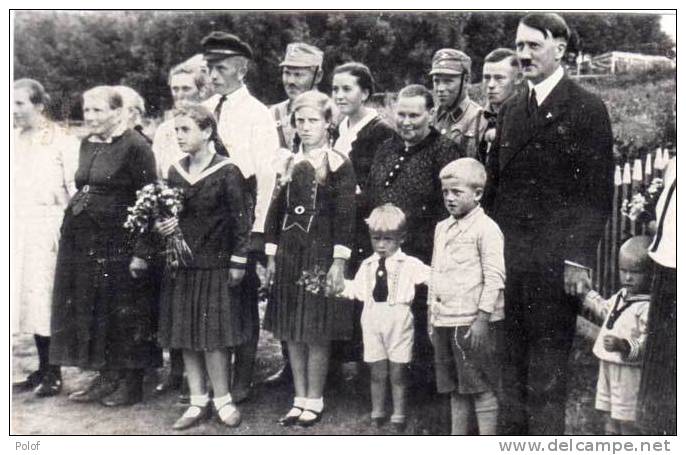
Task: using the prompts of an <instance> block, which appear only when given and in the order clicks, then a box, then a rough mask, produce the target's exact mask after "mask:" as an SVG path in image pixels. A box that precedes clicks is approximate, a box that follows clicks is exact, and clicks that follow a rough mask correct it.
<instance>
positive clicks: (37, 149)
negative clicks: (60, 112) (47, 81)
mask: <svg viewBox="0 0 686 455" xmlns="http://www.w3.org/2000/svg"><path fill="white" fill-rule="evenodd" d="M13 89H14V125H15V128H14V147H13V152H14V153H13V159H14V163H13V164H14V166H13V170H14V185H13V186H14V195H15V199H14V201H13V202H14V213H13V217H12V218H13V220H14V221H15V223H14V230H13V234H14V235H13V238H14V239H16V243H15V244H14V247H15V248H16V250H15V251H14V254H13V258H14V260H15V261H16V262H15V264H14V265H13V267H12V271H13V272H14V273H15V274H16V275H15V276H16V281H15V284H16V291H17V293H16V294H15V295H14V297H15V299H14V300H13V307H12V308H13V311H14V312H15V315H16V316H17V317H18V325H19V327H18V330H19V331H20V332H22V333H30V334H33V336H34V340H35V342H36V348H37V350H38V360H39V366H38V370H36V371H34V372H33V373H31V374H30V375H29V376H28V377H27V378H26V379H24V380H23V381H21V382H19V383H17V384H15V390H16V389H19V390H33V391H34V393H35V394H36V395H37V396H40V397H45V396H51V395H56V394H58V393H59V392H60V390H61V388H62V378H61V373H60V367H59V366H56V365H50V364H49V360H48V355H49V350H50V304H51V301H52V288H53V280H54V275H55V263H56V259H57V246H58V241H59V234H60V225H61V224H62V214H63V213H64V209H65V207H66V206H67V203H68V202H69V198H70V197H71V196H72V195H73V194H74V193H75V192H76V187H75V186H74V173H75V171H76V167H77V163H78V151H79V141H78V139H77V138H75V137H73V136H70V135H69V134H67V132H66V131H65V130H64V129H62V128H61V127H59V126H58V125H57V124H55V123H54V122H51V121H50V120H48V119H47V117H46V115H45V111H46V106H47V104H48V101H49V98H48V95H47V93H46V92H45V89H44V88H43V86H42V85H41V84H40V83H39V82H37V81H35V80H32V79H20V80H17V81H16V82H15V83H14V87H13ZM15 305H16V306H15Z"/></svg>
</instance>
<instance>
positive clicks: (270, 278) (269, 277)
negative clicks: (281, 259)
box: [262, 256, 276, 290]
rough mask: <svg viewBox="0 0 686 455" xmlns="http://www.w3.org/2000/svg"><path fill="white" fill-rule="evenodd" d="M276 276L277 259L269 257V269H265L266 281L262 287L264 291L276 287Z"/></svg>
mask: <svg viewBox="0 0 686 455" xmlns="http://www.w3.org/2000/svg"><path fill="white" fill-rule="evenodd" d="M275 274H276V259H275V258H274V256H267V267H266V268H265V269H264V281H263V282H262V286H263V288H264V289H267V290H269V289H271V288H272V286H273V285H274V275H275Z"/></svg>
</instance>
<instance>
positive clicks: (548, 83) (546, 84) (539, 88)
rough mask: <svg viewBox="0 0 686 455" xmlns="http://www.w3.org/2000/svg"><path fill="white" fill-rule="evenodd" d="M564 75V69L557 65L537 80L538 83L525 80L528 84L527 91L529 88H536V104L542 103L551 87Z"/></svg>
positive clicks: (551, 89)
mask: <svg viewBox="0 0 686 455" xmlns="http://www.w3.org/2000/svg"><path fill="white" fill-rule="evenodd" d="M564 75H565V70H563V69H562V67H561V66H558V67H557V69H556V70H555V71H554V72H553V74H551V75H550V76H548V77H547V78H545V79H544V80H542V81H541V82H539V83H538V84H534V83H533V82H531V81H527V83H528V84H529V93H531V90H532V89H533V90H536V101H537V102H538V105H539V106H540V105H541V104H543V101H545V99H546V98H547V97H548V95H550V92H552V91H553V89H554V88H555V87H556V86H557V84H558V83H559V82H560V81H561V80H562V78H563V77H564Z"/></svg>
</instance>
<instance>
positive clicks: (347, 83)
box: [331, 62, 397, 380]
mask: <svg viewBox="0 0 686 455" xmlns="http://www.w3.org/2000/svg"><path fill="white" fill-rule="evenodd" d="M331 90H332V94H331V96H332V98H333V101H334V102H335V103H336V106H338V109H339V111H340V112H341V114H343V115H344V117H343V119H342V120H341V122H340V123H339V125H338V138H337V139H336V142H335V143H334V149H335V150H337V151H339V152H341V153H343V154H345V155H346V156H347V157H348V158H349V159H350V161H351V163H352V165H353V169H355V178H356V183H357V186H356V187H355V203H356V207H357V211H356V214H357V216H356V217H355V241H354V247H353V251H352V256H351V258H350V261H349V264H348V270H350V271H351V273H354V272H355V271H357V269H358V267H359V265H360V263H361V262H362V261H363V260H364V259H365V258H367V257H369V256H370V255H371V254H372V253H373V251H372V245H371V243H370V242H369V232H368V227H367V224H366V223H365V221H364V220H365V219H366V218H367V217H368V216H369V214H370V213H371V210H372V209H373V207H368V206H367V204H366V202H365V199H366V197H365V196H366V191H367V178H368V176H369V169H370V168H371V166H372V162H373V161H374V156H375V155H376V152H377V151H378V150H379V148H380V147H381V144H383V143H384V142H386V140H388V139H389V138H391V137H394V136H396V135H397V133H396V132H395V130H394V129H393V128H392V127H391V126H390V125H389V124H388V123H387V122H386V121H385V120H384V119H383V118H382V117H381V116H380V115H379V114H378V113H377V112H376V111H375V110H374V109H373V108H371V107H368V106H367V105H366V104H367V101H368V100H369V97H370V96H371V95H372V94H373V93H374V78H373V77H372V73H371V71H370V70H369V68H368V67H367V66H366V65H364V64H362V63H358V62H349V63H344V64H343V65H339V66H337V67H336V68H335V69H334V70H333V82H332V89H331ZM351 276H352V275H351ZM354 311H355V317H354V318H353V320H354V322H353V327H354V330H353V337H352V339H351V340H350V341H345V342H342V343H334V345H333V353H332V360H333V361H334V362H333V363H334V365H335V364H336V360H338V361H339V362H346V363H344V364H343V368H342V370H343V371H342V373H343V377H344V378H345V379H346V380H348V379H353V378H355V377H356V376H357V375H358V371H359V365H360V363H359V362H361V361H362V328H361V327H360V316H361V314H362V302H360V303H359V304H358V305H354Z"/></svg>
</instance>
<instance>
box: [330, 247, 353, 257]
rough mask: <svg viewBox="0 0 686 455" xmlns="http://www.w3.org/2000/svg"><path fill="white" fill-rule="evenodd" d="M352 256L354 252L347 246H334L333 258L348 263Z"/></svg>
mask: <svg viewBox="0 0 686 455" xmlns="http://www.w3.org/2000/svg"><path fill="white" fill-rule="evenodd" d="M350 254H352V251H351V250H350V248H348V247H347V246H343V245H334V246H333V258H334V259H345V260H346V261H347V260H348V259H350Z"/></svg>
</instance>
